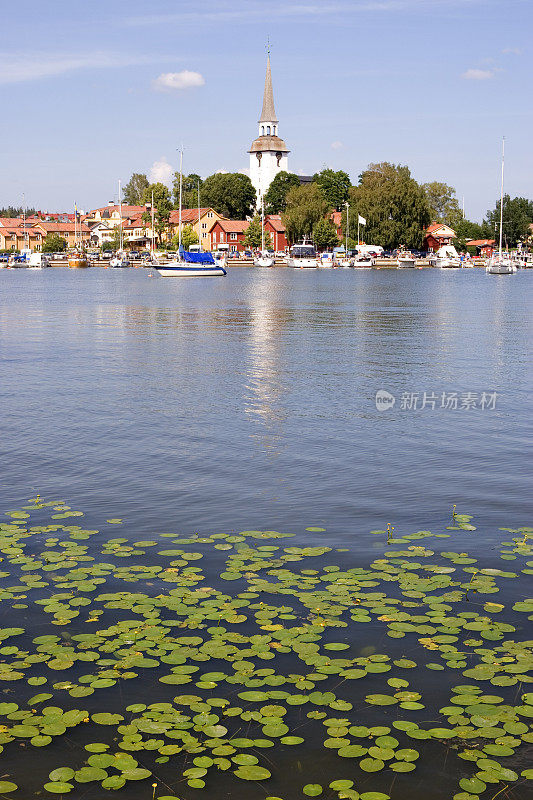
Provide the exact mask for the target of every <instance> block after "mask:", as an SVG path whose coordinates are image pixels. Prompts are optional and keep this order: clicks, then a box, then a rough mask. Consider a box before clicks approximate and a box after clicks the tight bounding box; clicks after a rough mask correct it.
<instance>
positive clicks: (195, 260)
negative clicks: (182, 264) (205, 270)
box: [180, 249, 215, 265]
mask: <svg viewBox="0 0 533 800" xmlns="http://www.w3.org/2000/svg"><path fill="white" fill-rule="evenodd" d="M180 256H181V258H182V259H183V260H184V261H186V262H187V264H205V265H207V264H210V265H213V264H214V263H215V260H214V258H213V256H212V254H211V253H189V252H187V250H183V249H182V250H180Z"/></svg>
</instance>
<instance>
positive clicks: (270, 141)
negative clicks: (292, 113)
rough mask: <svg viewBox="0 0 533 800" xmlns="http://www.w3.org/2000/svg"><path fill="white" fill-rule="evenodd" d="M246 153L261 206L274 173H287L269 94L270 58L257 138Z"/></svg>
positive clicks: (285, 154)
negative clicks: (248, 155)
mask: <svg viewBox="0 0 533 800" xmlns="http://www.w3.org/2000/svg"><path fill="white" fill-rule="evenodd" d="M248 152H249V153H250V179H251V181H252V184H253V186H254V189H255V191H256V193H257V205H258V206H260V205H261V196H262V195H264V194H266V193H267V191H268V187H269V186H270V184H271V183H272V180H273V179H274V177H275V176H276V175H277V173H278V172H281V171H282V170H285V171H286V172H288V158H287V156H288V153H289V152H290V151H289V149H288V148H287V145H286V144H285V142H284V141H283V139H280V138H279V136H278V119H277V117H276V110H275V108H274V93H273V91H272V74H271V72H270V56H268V59H267V69H266V77H265V92H264V95H263V109H262V111H261V118H260V120H259V136H258V137H257V139H255V140H254V141H253V142H252V146H251V148H250V150H249V151H248Z"/></svg>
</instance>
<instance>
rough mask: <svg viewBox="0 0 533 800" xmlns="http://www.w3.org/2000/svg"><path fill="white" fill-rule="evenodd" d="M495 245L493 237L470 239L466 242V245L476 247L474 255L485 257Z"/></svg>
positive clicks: (491, 251) (489, 254)
mask: <svg viewBox="0 0 533 800" xmlns="http://www.w3.org/2000/svg"><path fill="white" fill-rule="evenodd" d="M495 245H496V240H495V239H470V241H467V243H466V246H467V247H475V248H476V256H484V257H485V258H490V257H491V255H492V253H493V251H494V247H495Z"/></svg>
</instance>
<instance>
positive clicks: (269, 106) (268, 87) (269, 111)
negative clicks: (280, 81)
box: [259, 54, 278, 123]
mask: <svg viewBox="0 0 533 800" xmlns="http://www.w3.org/2000/svg"><path fill="white" fill-rule="evenodd" d="M262 122H274V123H277V122H278V119H277V117H276V110H275V108H274V92H273V91H272V74H271V72H270V54H269V55H268V56H267V69H266V77H265V92H264V94H263V110H262V111H261V119H260V120H259V123H262Z"/></svg>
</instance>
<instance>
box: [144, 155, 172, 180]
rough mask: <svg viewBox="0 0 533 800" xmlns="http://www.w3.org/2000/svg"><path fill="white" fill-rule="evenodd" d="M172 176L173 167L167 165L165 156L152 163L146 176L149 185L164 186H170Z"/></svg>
mask: <svg viewBox="0 0 533 800" xmlns="http://www.w3.org/2000/svg"><path fill="white" fill-rule="evenodd" d="M173 176H174V167H173V166H172V165H171V164H169V163H168V161H167V160H166V158H165V156H162V158H160V159H159V161H154V163H153V164H152V167H151V169H150V173H149V175H148V179H149V181H150V183H164V184H165V186H170V184H171V183H172V178H173Z"/></svg>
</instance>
